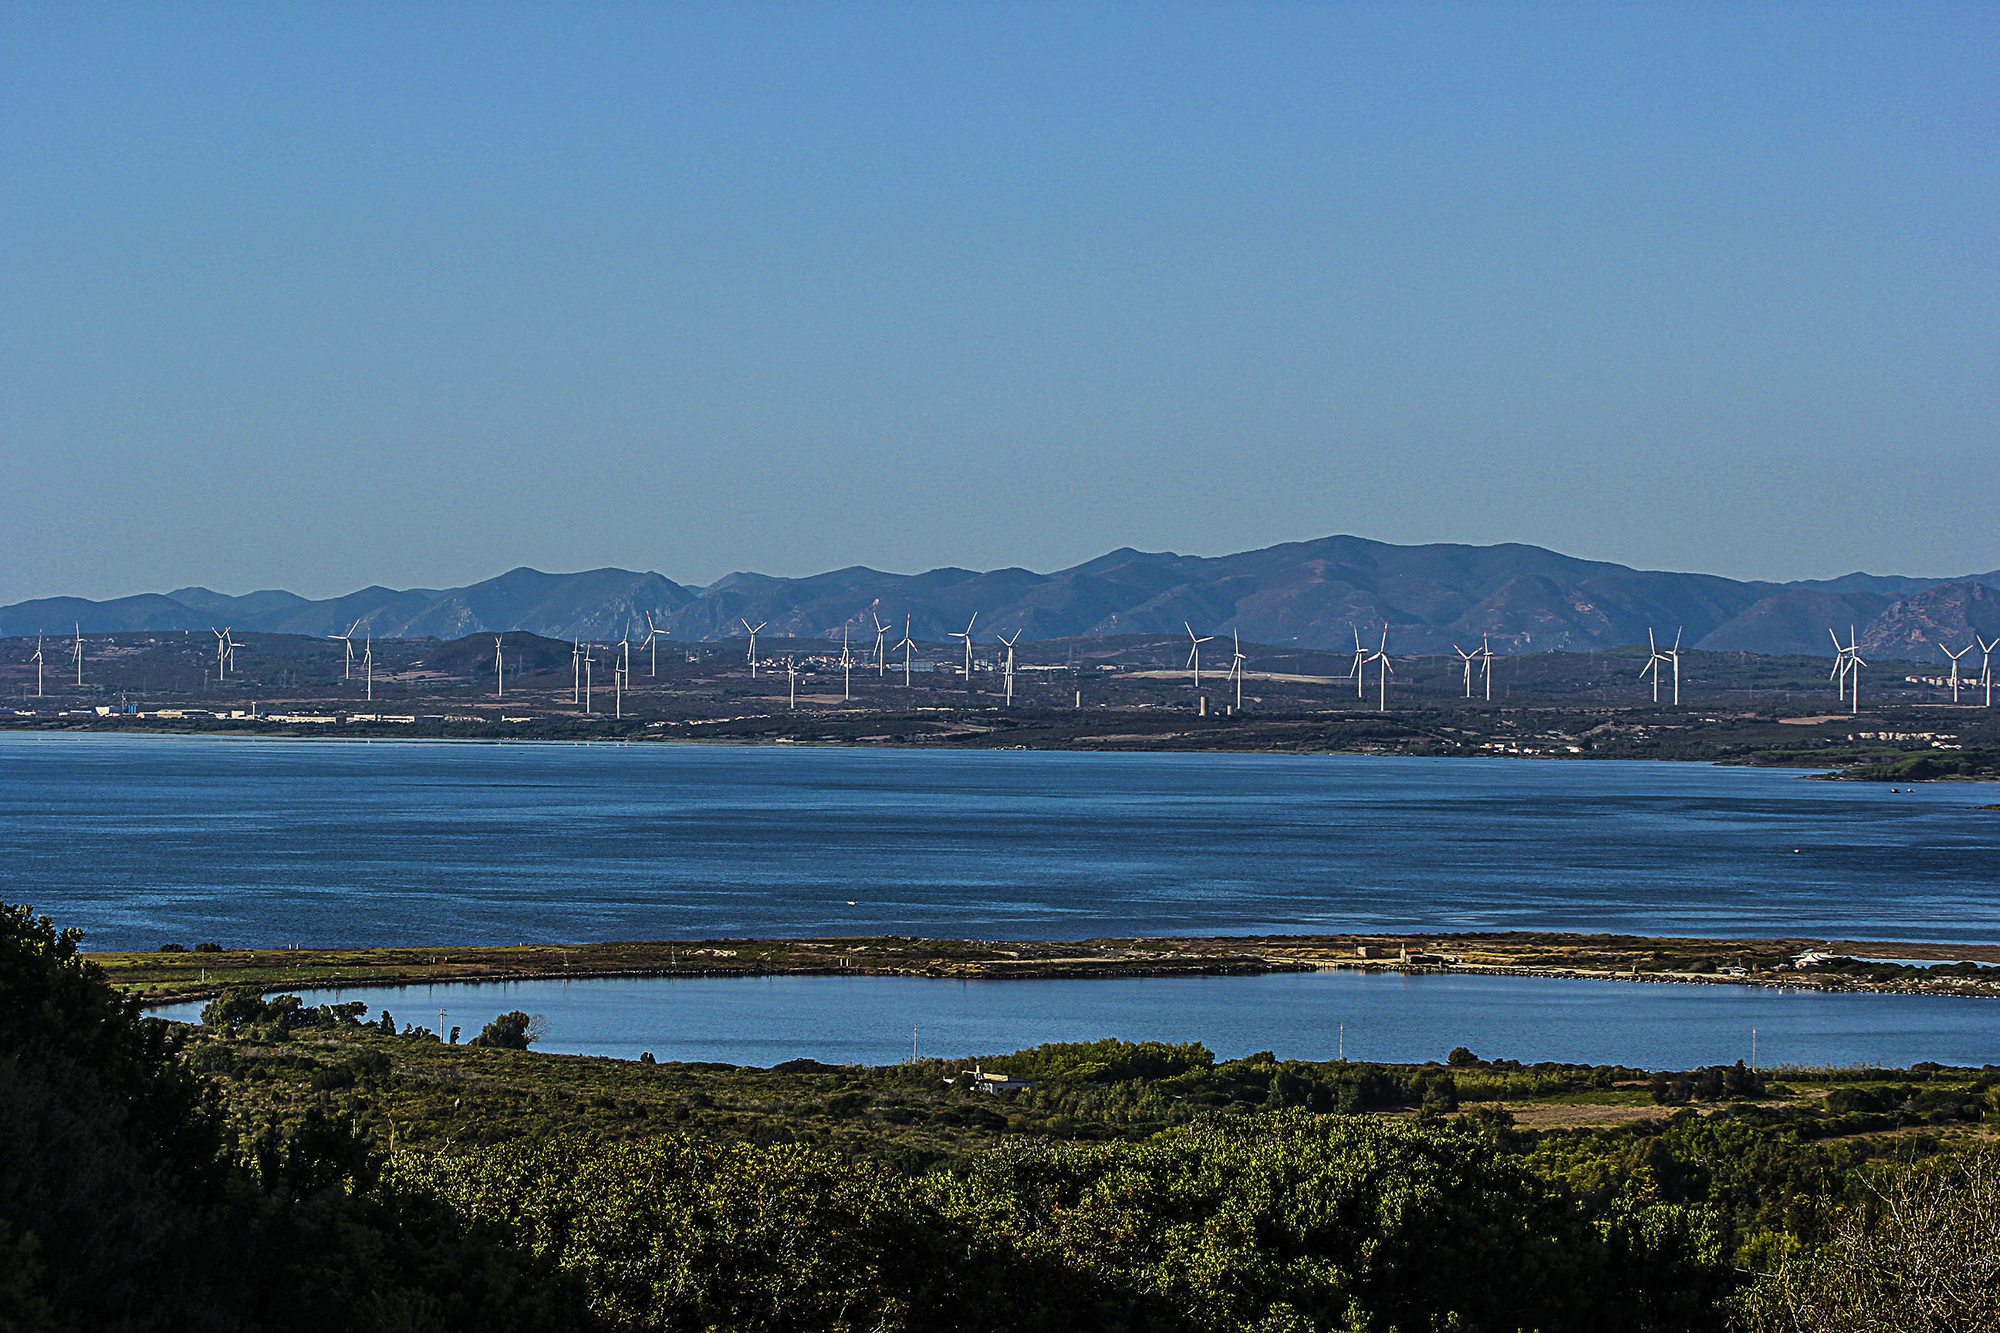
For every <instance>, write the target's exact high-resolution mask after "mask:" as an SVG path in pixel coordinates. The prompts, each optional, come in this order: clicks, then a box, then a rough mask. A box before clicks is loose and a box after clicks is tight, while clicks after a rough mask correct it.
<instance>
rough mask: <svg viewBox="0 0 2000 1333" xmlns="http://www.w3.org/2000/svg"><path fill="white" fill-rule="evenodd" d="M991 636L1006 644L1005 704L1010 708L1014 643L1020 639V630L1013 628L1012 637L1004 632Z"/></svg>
mask: <svg viewBox="0 0 2000 1333" xmlns="http://www.w3.org/2000/svg"><path fill="white" fill-rule="evenodd" d="M993 637H994V638H996V639H998V640H1000V642H1002V643H1004V644H1006V645H1007V706H1008V707H1009V708H1012V707H1013V706H1014V644H1015V642H1016V641H1017V640H1019V639H1020V637H1021V631H1020V630H1015V631H1014V637H1013V638H1012V639H1010V638H1008V637H1007V636H1006V635H1004V634H996V635H994V636H993Z"/></svg>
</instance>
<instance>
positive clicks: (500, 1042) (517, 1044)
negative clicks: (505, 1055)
mask: <svg viewBox="0 0 2000 1333" xmlns="http://www.w3.org/2000/svg"><path fill="white" fill-rule="evenodd" d="M545 1022H546V1020H540V1019H538V1018H537V1017H531V1016H530V1015H528V1014H524V1013H522V1012H521V1011H520V1010H519V1009H511V1010H509V1011H508V1012H506V1013H504V1014H502V1015H500V1016H499V1017H498V1018H496V1019H494V1020H493V1021H492V1022H491V1023H488V1024H487V1025H486V1026H485V1028H484V1029H482V1030H481V1032H480V1034H479V1035H478V1036H476V1037H474V1038H473V1039H472V1042H471V1044H472V1045H474V1046H489V1047H497V1048H499V1049H500V1050H503V1051H525V1050H527V1049H528V1046H529V1043H531V1042H534V1041H537V1040H539V1039H540V1038H541V1035H542V1026H541V1024H544V1023H545Z"/></svg>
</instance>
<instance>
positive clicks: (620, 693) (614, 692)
mask: <svg viewBox="0 0 2000 1333" xmlns="http://www.w3.org/2000/svg"><path fill="white" fill-rule="evenodd" d="M619 642H621V643H623V644H624V645H625V654H624V657H625V661H624V663H623V664H622V665H621V664H620V663H619V661H618V659H617V658H615V657H614V658H612V659H611V697H612V708H613V709H614V710H615V716H616V717H617V718H618V720H619V721H621V722H622V721H624V720H625V676H626V674H627V673H628V672H630V671H631V670H632V645H631V643H630V642H629V641H627V640H623V639H621V640H619Z"/></svg>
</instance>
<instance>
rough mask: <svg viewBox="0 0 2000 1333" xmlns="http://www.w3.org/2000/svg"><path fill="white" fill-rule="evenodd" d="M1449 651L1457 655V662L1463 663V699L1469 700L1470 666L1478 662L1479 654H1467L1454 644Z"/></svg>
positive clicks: (1470, 686)
mask: <svg viewBox="0 0 2000 1333" xmlns="http://www.w3.org/2000/svg"><path fill="white" fill-rule="evenodd" d="M1451 650H1452V651H1453V652H1455V653H1457V654H1458V660H1459V661H1461V662H1463V663H1465V697H1466V698H1468V699H1470V698H1471V697H1472V664H1473V663H1474V662H1477V661H1478V660H1479V654H1478V653H1468V652H1466V651H1465V649H1463V648H1461V647H1459V646H1458V645H1457V644H1455V643H1454V644H1453V645H1452V646H1451Z"/></svg>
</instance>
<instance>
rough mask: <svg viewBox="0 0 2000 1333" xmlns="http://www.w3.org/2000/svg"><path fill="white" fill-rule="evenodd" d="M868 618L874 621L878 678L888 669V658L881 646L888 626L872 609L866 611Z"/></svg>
mask: <svg viewBox="0 0 2000 1333" xmlns="http://www.w3.org/2000/svg"><path fill="white" fill-rule="evenodd" d="M868 618H869V619H870V620H872V621H874V622H875V676H876V679H878V680H879V679H881V678H882V677H883V676H885V675H887V674H888V671H889V658H888V654H887V652H886V651H885V649H884V647H883V641H884V636H885V635H887V634H888V632H889V627H888V626H887V625H885V624H883V623H882V617H880V616H878V615H876V614H875V613H874V612H873V611H870V612H869V613H868Z"/></svg>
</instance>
